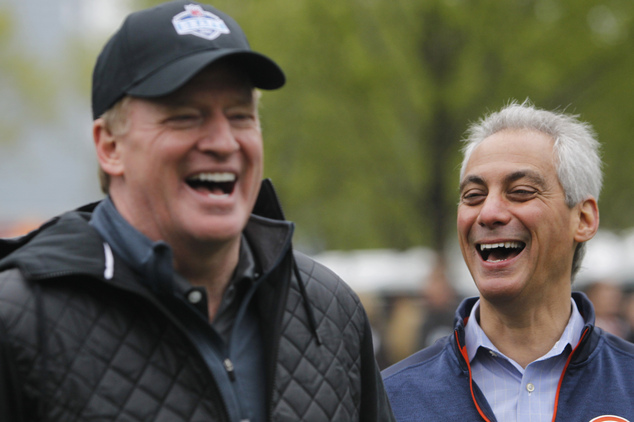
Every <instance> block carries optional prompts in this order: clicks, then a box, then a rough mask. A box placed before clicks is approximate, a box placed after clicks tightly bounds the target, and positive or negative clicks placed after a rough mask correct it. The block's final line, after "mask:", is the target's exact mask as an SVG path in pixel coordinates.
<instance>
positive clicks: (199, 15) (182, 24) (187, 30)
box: [172, 4, 230, 40]
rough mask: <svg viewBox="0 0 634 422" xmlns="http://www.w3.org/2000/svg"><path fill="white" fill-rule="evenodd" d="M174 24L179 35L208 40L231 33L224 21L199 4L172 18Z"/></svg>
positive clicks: (188, 6)
mask: <svg viewBox="0 0 634 422" xmlns="http://www.w3.org/2000/svg"><path fill="white" fill-rule="evenodd" d="M172 24H174V28H175V29H176V32H177V33H178V34H179V35H195V36H197V37H200V38H205V39H207V40H215V39H216V38H218V37H219V36H220V35H222V34H228V33H229V32H230V31H229V28H228V27H227V25H226V24H225V22H224V21H223V20H222V19H220V18H219V17H218V16H216V15H214V14H213V13H211V12H208V11H206V10H203V8H202V7H201V6H199V5H197V4H190V5H187V6H185V11H184V12H181V13H179V14H178V15H176V16H174V18H172Z"/></svg>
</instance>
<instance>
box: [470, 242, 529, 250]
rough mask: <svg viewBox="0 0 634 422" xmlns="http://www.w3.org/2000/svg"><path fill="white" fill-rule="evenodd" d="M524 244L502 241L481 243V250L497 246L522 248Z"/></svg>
mask: <svg viewBox="0 0 634 422" xmlns="http://www.w3.org/2000/svg"><path fill="white" fill-rule="evenodd" d="M521 247H522V245H521V244H520V243H519V242H500V243H481V244H480V250H481V251H483V250H485V249H496V248H515V249H518V248H521Z"/></svg>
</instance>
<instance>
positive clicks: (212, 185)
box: [186, 172, 236, 196]
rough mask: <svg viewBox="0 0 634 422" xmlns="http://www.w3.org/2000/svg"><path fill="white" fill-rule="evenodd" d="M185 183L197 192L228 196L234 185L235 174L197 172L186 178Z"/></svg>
mask: <svg viewBox="0 0 634 422" xmlns="http://www.w3.org/2000/svg"><path fill="white" fill-rule="evenodd" d="M186 183H187V184H188V185H189V186H190V187H191V188H192V189H195V190H197V191H199V192H201V191H203V192H207V193H208V194H209V195H216V196H229V195H231V193H233V189H234V188H235V186H236V175H235V174H233V173H225V172H223V173H198V174H196V175H194V176H192V177H189V178H187V180H186Z"/></svg>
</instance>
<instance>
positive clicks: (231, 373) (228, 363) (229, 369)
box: [222, 358, 236, 381]
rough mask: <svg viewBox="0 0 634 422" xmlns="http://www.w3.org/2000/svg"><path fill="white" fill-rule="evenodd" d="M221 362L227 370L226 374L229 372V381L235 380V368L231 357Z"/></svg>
mask: <svg viewBox="0 0 634 422" xmlns="http://www.w3.org/2000/svg"><path fill="white" fill-rule="evenodd" d="M222 364H223V365H224V367H225V370H226V371H227V374H229V379H230V380H231V381H235V380H236V372H235V368H234V367H233V362H231V359H229V358H227V359H225V360H224V362H222Z"/></svg>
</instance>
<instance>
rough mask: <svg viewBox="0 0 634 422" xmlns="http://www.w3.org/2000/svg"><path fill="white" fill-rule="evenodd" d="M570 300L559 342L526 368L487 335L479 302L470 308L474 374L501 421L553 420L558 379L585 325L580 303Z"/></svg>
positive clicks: (469, 342)
mask: <svg viewBox="0 0 634 422" xmlns="http://www.w3.org/2000/svg"><path fill="white" fill-rule="evenodd" d="M571 303H572V313H571V316H570V319H569V320H568V325H566V328H565V330H564V332H563V334H562V335H561V338H560V339H559V341H557V342H556V343H555V345H554V347H553V348H552V349H551V350H550V351H549V352H548V353H546V354H545V355H544V356H542V357H541V358H539V359H537V360H536V361H534V362H531V363H530V364H529V365H528V366H527V367H526V368H522V367H521V366H520V365H519V364H518V363H517V362H515V361H513V360H512V359H509V358H508V357H506V356H504V355H503V354H502V353H501V352H500V351H499V350H498V349H497V347H495V346H494V345H493V343H491V340H489V338H488V337H487V336H486V334H485V333H484V331H483V330H482V328H481V327H480V324H479V323H478V319H477V315H478V314H479V307H480V301H478V302H477V303H476V304H475V305H474V306H473V309H471V314H470V315H469V320H468V322H467V326H466V328H465V344H466V346H467V353H468V356H469V362H470V364H471V374H472V377H473V381H474V382H475V383H476V384H477V385H478V387H480V389H481V390H482V393H483V394H484V396H485V397H486V399H487V401H488V402H489V404H490V405H491V408H492V409H493V413H494V414H495V417H496V418H497V420H498V421H503V422H528V421H549V420H551V419H552V417H553V412H554V407H555V397H556V394H557V386H558V384H559V378H560V376H561V373H562V371H563V370H564V368H565V366H566V360H567V359H568V356H569V355H570V353H571V352H572V350H573V349H574V347H576V345H577V343H578V342H579V340H580V338H581V333H582V331H583V327H584V322H583V317H582V316H581V314H580V313H579V310H578V309H577V305H576V304H575V302H574V300H572V299H571Z"/></svg>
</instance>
